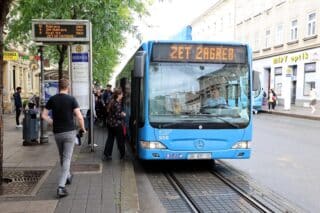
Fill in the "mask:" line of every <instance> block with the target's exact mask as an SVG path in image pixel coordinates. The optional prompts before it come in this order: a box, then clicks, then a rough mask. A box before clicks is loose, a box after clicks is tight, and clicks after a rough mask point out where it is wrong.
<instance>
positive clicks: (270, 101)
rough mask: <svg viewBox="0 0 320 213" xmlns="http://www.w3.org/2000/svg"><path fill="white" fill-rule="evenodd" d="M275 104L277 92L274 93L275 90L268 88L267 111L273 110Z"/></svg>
mask: <svg viewBox="0 0 320 213" xmlns="http://www.w3.org/2000/svg"><path fill="white" fill-rule="evenodd" d="M276 104H277V94H276V93H275V91H274V90H273V89H270V90H269V94H268V109H269V111H270V110H271V111H273V110H275V107H276Z"/></svg>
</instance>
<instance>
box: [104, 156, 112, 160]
mask: <svg viewBox="0 0 320 213" xmlns="http://www.w3.org/2000/svg"><path fill="white" fill-rule="evenodd" d="M102 160H103V161H107V160H112V157H111V156H106V155H103V157H102Z"/></svg>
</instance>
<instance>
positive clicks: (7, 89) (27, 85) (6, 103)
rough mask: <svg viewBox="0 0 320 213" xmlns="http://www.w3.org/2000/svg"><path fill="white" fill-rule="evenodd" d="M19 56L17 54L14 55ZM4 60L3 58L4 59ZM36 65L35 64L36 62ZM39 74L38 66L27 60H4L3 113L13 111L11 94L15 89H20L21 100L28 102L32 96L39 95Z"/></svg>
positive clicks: (20, 58)
mask: <svg viewBox="0 0 320 213" xmlns="http://www.w3.org/2000/svg"><path fill="white" fill-rule="evenodd" d="M16 54H17V55H19V54H18V53H16ZM4 59H5V58H4ZM36 63H37V62H36ZM39 73H40V69H39V66H38V64H34V62H33V61H32V62H31V61H30V60H29V59H27V60H26V59H23V58H22V57H18V58H16V59H13V60H11V59H7V60H6V59H5V60H4V65H3V112H4V113H11V112H13V111H14V100H13V94H14V92H15V88H16V87H18V86H20V87H22V92H21V98H22V99H23V100H28V98H30V97H31V96H32V95H39V88H40V83H39Z"/></svg>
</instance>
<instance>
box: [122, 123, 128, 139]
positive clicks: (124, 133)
mask: <svg viewBox="0 0 320 213" xmlns="http://www.w3.org/2000/svg"><path fill="white" fill-rule="evenodd" d="M122 131H123V135H124V136H126V135H127V127H126V124H125V123H122Z"/></svg>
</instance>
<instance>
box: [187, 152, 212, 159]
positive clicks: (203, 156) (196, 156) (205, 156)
mask: <svg viewBox="0 0 320 213" xmlns="http://www.w3.org/2000/svg"><path fill="white" fill-rule="evenodd" d="M188 159H189V160H194V159H211V153H190V154H188Z"/></svg>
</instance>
